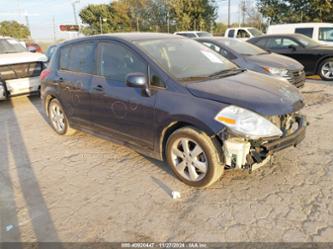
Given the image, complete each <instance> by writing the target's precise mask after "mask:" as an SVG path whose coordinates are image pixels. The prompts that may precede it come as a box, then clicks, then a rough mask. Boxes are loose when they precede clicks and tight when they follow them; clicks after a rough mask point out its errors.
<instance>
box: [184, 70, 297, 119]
mask: <svg viewBox="0 0 333 249" xmlns="http://www.w3.org/2000/svg"><path fill="white" fill-rule="evenodd" d="M186 87H187V89H188V90H189V91H190V92H191V93H192V94H193V95H194V96H196V97H199V98H205V99H210V100H214V101H218V102H221V103H225V104H230V105H236V106H239V107H243V108H246V109H249V110H252V111H254V112H257V113H259V114H261V115H263V116H272V115H283V114H287V113H291V112H295V111H298V110H300V109H301V108H302V107H303V106H304V103H303V97H302V96H301V95H300V93H299V91H298V90H297V88H296V87H294V86H293V85H291V84H289V83H287V82H284V81H280V80H277V79H276V78H273V77H270V76H266V75H263V74H259V73H255V72H251V71H247V72H244V73H240V74H237V75H234V76H230V77H225V78H221V79H215V80H210V81H203V82H198V83H190V84H188V85H186Z"/></svg>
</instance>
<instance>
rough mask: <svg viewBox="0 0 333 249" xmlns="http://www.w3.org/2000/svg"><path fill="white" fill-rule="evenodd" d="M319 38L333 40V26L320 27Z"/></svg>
mask: <svg viewBox="0 0 333 249" xmlns="http://www.w3.org/2000/svg"><path fill="white" fill-rule="evenodd" d="M319 40H320V41H327V42H333V27H332V28H319Z"/></svg>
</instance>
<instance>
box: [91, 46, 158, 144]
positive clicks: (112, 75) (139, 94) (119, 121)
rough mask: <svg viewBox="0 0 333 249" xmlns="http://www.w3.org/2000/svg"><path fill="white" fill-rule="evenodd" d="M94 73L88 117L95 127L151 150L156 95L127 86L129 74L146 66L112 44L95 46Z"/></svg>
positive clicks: (139, 58)
mask: <svg viewBox="0 0 333 249" xmlns="http://www.w3.org/2000/svg"><path fill="white" fill-rule="evenodd" d="M97 54H98V57H97V73H98V76H96V77H93V80H92V85H91V90H90V92H91V98H92V99H91V110H92V112H91V115H92V121H93V123H94V125H95V126H96V127H95V128H96V129H97V130H98V131H99V132H102V133H107V134H110V135H112V136H115V138H118V139H121V140H122V141H126V142H128V143H129V144H134V145H138V146H144V147H147V148H150V149H153V134H154V105H155V100H156V95H155V94H152V95H151V96H148V95H147V94H145V92H144V90H142V89H138V88H132V87H128V86H127V85H126V76H127V75H128V74H129V73H137V72H140V73H144V74H145V75H146V78H147V79H148V65H147V63H146V62H145V60H144V59H143V58H141V57H140V56H139V55H138V54H137V53H136V52H135V51H133V50H132V49H131V48H129V47H127V46H126V45H124V44H121V43H119V42H116V41H105V42H100V43H99V44H98V47H97Z"/></svg>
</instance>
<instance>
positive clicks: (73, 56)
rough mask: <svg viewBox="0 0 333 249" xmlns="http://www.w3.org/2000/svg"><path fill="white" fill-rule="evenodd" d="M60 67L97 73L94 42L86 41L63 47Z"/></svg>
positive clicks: (73, 70)
mask: <svg viewBox="0 0 333 249" xmlns="http://www.w3.org/2000/svg"><path fill="white" fill-rule="evenodd" d="M60 69H62V70H67V71H72V72H80V73H89V74H93V73H95V71H96V63H95V45H94V43H92V42H84V43H80V44H75V45H69V46H66V47H63V48H62V49H61V51H60Z"/></svg>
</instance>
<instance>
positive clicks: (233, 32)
mask: <svg viewBox="0 0 333 249" xmlns="http://www.w3.org/2000/svg"><path fill="white" fill-rule="evenodd" d="M234 35H235V30H234V29H230V30H229V33H228V37H234Z"/></svg>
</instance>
